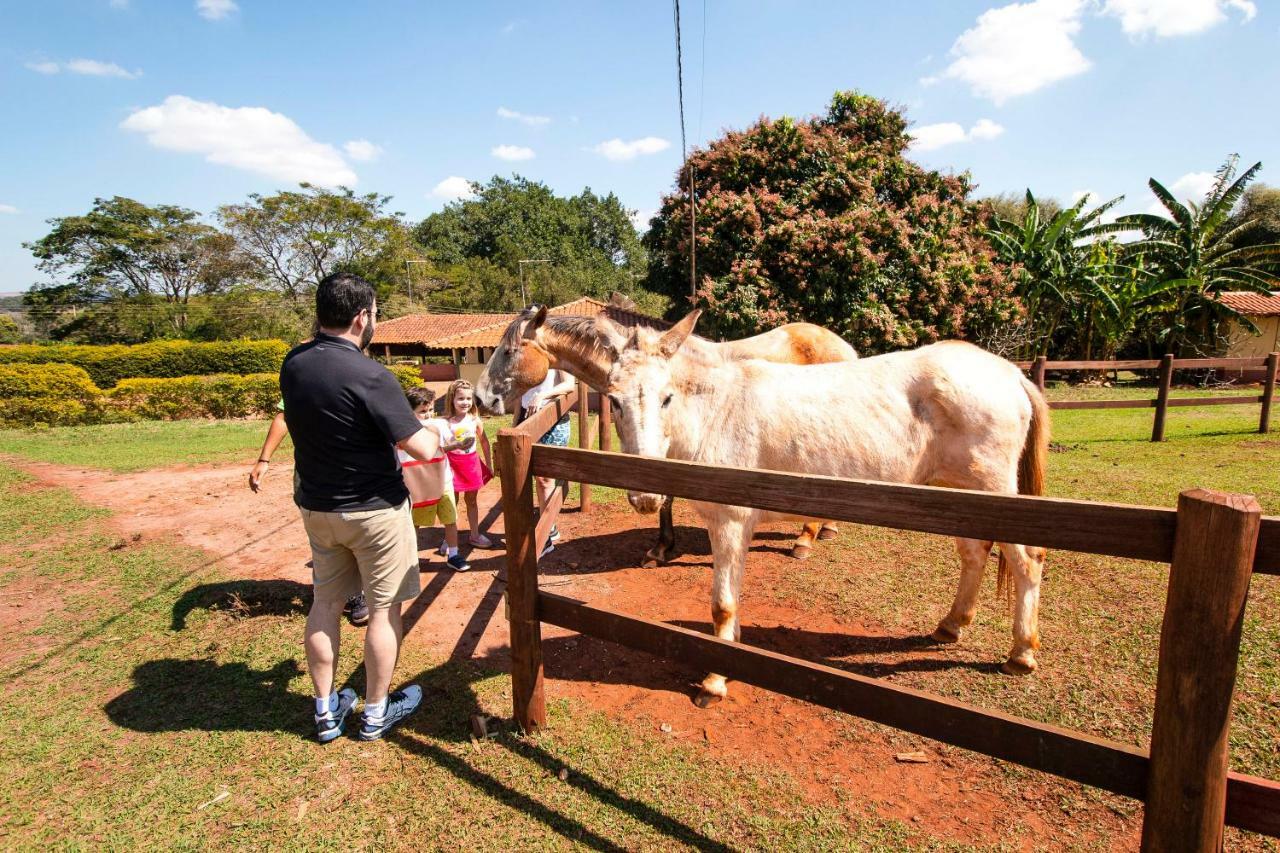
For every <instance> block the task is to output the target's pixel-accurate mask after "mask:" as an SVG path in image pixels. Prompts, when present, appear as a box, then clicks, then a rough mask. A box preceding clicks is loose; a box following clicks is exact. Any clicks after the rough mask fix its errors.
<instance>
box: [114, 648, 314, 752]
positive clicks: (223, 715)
mask: <svg viewBox="0 0 1280 853" xmlns="http://www.w3.org/2000/svg"><path fill="white" fill-rule="evenodd" d="M301 674H302V667H301V666H299V665H298V662H297V661H296V660H292V659H290V660H283V661H280V662H279V663H277V664H276V665H275V666H273V667H271V669H266V670H256V669H252V668H250V667H249V666H247V665H246V664H243V663H239V662H236V663H218V662H216V661H212V660H176V659H173V658H163V659H161V660H152V661H147V662H146V663H143V664H140V665H139V666H138V667H137V668H136V669H134V671H133V687H131V688H130V689H129V690H126V691H125V692H124V693H121V694H120V695H119V696H117V697H115V698H114V699H112V700H111V701H110V702H108V703H107V704H106V707H105V708H104V710H105V711H106V713H107V717H108V718H109V719H110V720H111V721H112V722H113V723H115V724H116V725H118V726H121V727H123V728H126V729H131V730H133V731H137V732H172V731H190V730H194V731H206V732H216V731H249V732H268V731H282V732H292V733H295V734H298V735H299V736H306V737H309V736H310V735H311V734H312V732H311V700H310V699H309V698H308V697H307V696H305V695H302V694H298V693H291V692H290V691H289V682H290V681H291V680H292V679H294V678H296V677H298V676H299V675H301Z"/></svg>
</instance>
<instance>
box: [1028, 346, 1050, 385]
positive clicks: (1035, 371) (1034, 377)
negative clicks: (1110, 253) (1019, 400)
mask: <svg viewBox="0 0 1280 853" xmlns="http://www.w3.org/2000/svg"><path fill="white" fill-rule="evenodd" d="M1048 360H1049V358H1048V356H1043V355H1038V356H1036V360H1035V361H1034V362H1032V363H1031V381H1032V382H1033V383H1034V384H1035V386H1036V387H1037V388H1039V389H1040V390H1041V391H1043V390H1044V366H1045V362H1046V361H1048Z"/></svg>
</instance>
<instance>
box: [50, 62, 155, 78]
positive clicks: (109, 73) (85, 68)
mask: <svg viewBox="0 0 1280 853" xmlns="http://www.w3.org/2000/svg"><path fill="white" fill-rule="evenodd" d="M27 67H28V68H30V69H31V70H32V71H38V72H39V73H41V74H57V73H59V72H60V71H66V72H67V73H68V74H83V75H86V76H88V77H120V78H122V79H125V80H136V79H137V78H139V77H141V76H142V72H141V71H140V70H135V71H129V70H127V69H125V68H121V67H120V66H119V65H116V64H115V63H114V62H100V61H98V60H96V59H73V60H71V61H70V62H64V63H61V64H59V63H57V62H53V61H51V60H45V61H43V62H28V63H27Z"/></svg>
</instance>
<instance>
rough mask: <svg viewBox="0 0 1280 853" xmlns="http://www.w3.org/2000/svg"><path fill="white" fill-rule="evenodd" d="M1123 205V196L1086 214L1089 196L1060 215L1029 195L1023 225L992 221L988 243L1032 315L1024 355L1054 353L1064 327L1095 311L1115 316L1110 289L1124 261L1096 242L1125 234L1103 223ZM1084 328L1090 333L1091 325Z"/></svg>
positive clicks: (1001, 220) (998, 218)
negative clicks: (998, 257)
mask: <svg viewBox="0 0 1280 853" xmlns="http://www.w3.org/2000/svg"><path fill="white" fill-rule="evenodd" d="M1123 200H1124V196H1118V197H1117V198H1113V199H1111V201H1108V202H1105V203H1104V204H1100V205H1098V206H1097V207H1095V208H1093V209H1092V210H1086V208H1087V207H1088V205H1089V196H1088V195H1087V194H1086V195H1085V196H1084V198H1082V199H1080V200H1079V201H1078V202H1076V203H1075V204H1074V205H1072V206H1071V207H1069V208H1067V209H1065V210H1062V209H1060V208H1059V209H1058V210H1057V212H1056V213H1054V212H1052V211H1053V207H1056V205H1054V206H1053V207H1046V206H1044V205H1042V204H1041V202H1040V201H1038V200H1037V199H1036V197H1035V196H1034V195H1033V194H1032V193H1031V190H1027V194H1026V199H1025V201H1024V202H1023V204H1022V205H1021V207H1020V208H1019V209H1020V211H1021V213H1022V218H1021V219H1018V220H1009V219H1004V218H1002V217H999V216H997V217H995V218H994V219H993V220H992V222H991V225H990V227H989V229H988V231H987V237H988V239H990V241H991V244H992V245H993V246H995V248H996V251H997V252H998V253H999V255H1000V259H1001V260H1002V261H1004V262H1005V263H1006V264H1008V265H1009V267H1010V269H1011V270H1012V271H1013V276H1012V277H1013V280H1014V282H1015V283H1016V286H1017V294H1018V296H1019V298H1021V299H1022V302H1023V305H1024V306H1026V309H1027V324H1028V325H1029V332H1030V333H1029V334H1028V336H1027V342H1026V347H1025V348H1024V350H1023V351H1022V352H1020V353H1019V355H1023V356H1035V355H1041V354H1044V353H1047V352H1049V351H1050V349H1051V347H1052V346H1053V345H1054V342H1055V335H1056V334H1057V332H1058V331H1059V329H1060V328H1061V327H1062V326H1063V324H1064V323H1067V324H1070V323H1071V322H1073V321H1080V320H1081V318H1082V317H1087V316H1090V312H1091V311H1093V310H1095V309H1101V310H1102V311H1104V312H1105V311H1111V312H1113V313H1114V312H1115V310H1116V306H1115V304H1114V302H1113V300H1112V294H1111V292H1110V284H1111V281H1112V278H1113V276H1114V275H1115V274H1116V264H1117V263H1118V261H1117V260H1116V257H1115V253H1114V252H1112V251H1108V250H1107V249H1106V247H1105V246H1101V245H1099V244H1097V243H1096V242H1095V241H1097V240H1098V238H1100V237H1103V236H1105V235H1107V234H1113V233H1116V232H1117V231H1121V230H1124V229H1123V226H1117V225H1114V224H1107V223H1103V222H1102V217H1103V215H1104V214H1105V213H1106V212H1107V211H1108V210H1110V209H1111V208H1113V207H1115V206H1116V205H1117V204H1119V203H1120V202H1121V201H1123ZM1078 325H1079V326H1080V327H1081V328H1086V329H1087V328H1089V322H1088V321H1087V319H1086V320H1084V321H1083V322H1079V323H1078ZM1087 346H1088V342H1087V341H1086V343H1085V347H1086V348H1087Z"/></svg>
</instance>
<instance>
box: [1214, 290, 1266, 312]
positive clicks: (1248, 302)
mask: <svg viewBox="0 0 1280 853" xmlns="http://www.w3.org/2000/svg"><path fill="white" fill-rule="evenodd" d="M1221 299H1222V302H1223V304H1225V305H1226V306H1227V307H1228V308H1233V309H1235V310H1236V311H1239V312H1240V313H1241V314H1247V315H1248V316H1250V317H1275V316H1278V315H1280V292H1277V293H1271V294H1263V293H1249V292H1247V291H1232V292H1230V293H1224V294H1222V297H1221Z"/></svg>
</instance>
